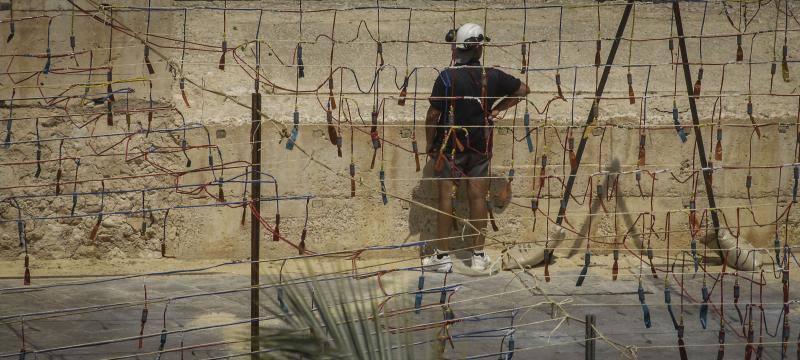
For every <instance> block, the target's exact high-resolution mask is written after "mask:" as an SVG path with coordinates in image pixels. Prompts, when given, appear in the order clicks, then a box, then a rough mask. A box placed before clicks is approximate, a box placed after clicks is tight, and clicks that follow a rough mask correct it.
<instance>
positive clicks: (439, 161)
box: [422, 23, 530, 272]
mask: <svg viewBox="0 0 800 360" xmlns="http://www.w3.org/2000/svg"><path fill="white" fill-rule="evenodd" d="M453 35H455V36H453ZM447 41H448V42H453V41H455V43H456V46H455V51H454V52H453V59H454V65H455V66H454V67H450V68H447V69H445V70H443V71H442V72H440V73H439V76H438V77H437V78H436V82H435V83H434V85H433V90H432V92H431V96H430V105H431V106H430V108H428V113H427V116H426V118H425V125H426V138H427V141H428V145H427V149H428V154H429V155H430V156H431V158H432V159H433V160H434V161H435V165H434V173H435V176H436V177H437V178H438V179H440V180H437V181H436V183H437V184H436V186H437V188H438V191H439V198H438V205H437V207H438V209H439V211H440V213H439V214H438V215H437V219H436V220H437V221H436V241H434V242H433V247H434V251H433V254H432V255H431V256H429V257H426V258H424V259H423V262H422V264H423V266H426V267H428V269H429V270H433V271H440V272H448V271H450V270H451V269H452V266H453V265H452V261H451V259H450V255H449V251H450V248H449V245H448V237H449V236H450V231H451V229H452V227H453V221H454V219H453V217H452V216H451V215H452V214H453V199H454V198H455V195H456V190H457V186H458V184H459V182H460V180H461V179H462V178H463V179H465V180H466V183H467V194H468V198H469V219H470V223H471V224H472V226H474V227H475V228H477V229H479V230H480V231H481V233H479V234H476V235H474V236H473V242H472V244H473V246H472V247H471V250H472V263H471V267H472V269H474V270H477V271H483V270H485V269H486V267H487V266H488V265H489V257H488V256H487V255H486V253H484V251H483V245H484V242H485V236H484V235H483V233H482V232H483V231H484V229H485V228H486V222H487V208H486V196H487V194H488V191H489V177H488V176H489V161H490V159H491V158H492V127H493V125H494V122H493V120H494V119H496V118H497V117H498V115H499V114H500V112H502V111H504V110H506V109H508V108H510V107H512V106H514V105H516V104H517V103H518V102H519V101H520V100H522V99H523V98H524V97H525V96H526V95H527V94H528V93H529V92H530V90H529V89H528V87H527V86H526V85H525V84H524V83H522V82H521V81H520V80H519V79H517V78H515V77H513V76H511V75H509V74H506V73H505V72H503V71H501V70H498V69H494V68H484V67H482V66H481V63H480V59H481V55H482V54H483V44H484V43H485V42H488V41H489V38H488V37H486V36H485V35H484V33H483V28H482V27H481V26H480V25H477V24H472V23H467V24H464V25H462V26H461V27H459V28H458V29H457V30H454V31H451V32H450V33H449V34H448V36H447ZM500 99H502V100H500ZM498 100H500V101H498Z"/></svg>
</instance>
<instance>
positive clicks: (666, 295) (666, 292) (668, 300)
mask: <svg viewBox="0 0 800 360" xmlns="http://www.w3.org/2000/svg"><path fill="white" fill-rule="evenodd" d="M664 304H667V312H668V313H669V317H670V319H671V320H672V326H673V327H675V329H676V330H677V329H678V321H677V320H676V319H675V312H673V311H672V291H671V290H670V288H669V282H667V281H666V280H665V281H664Z"/></svg>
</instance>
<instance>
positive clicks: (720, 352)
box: [717, 326, 725, 360]
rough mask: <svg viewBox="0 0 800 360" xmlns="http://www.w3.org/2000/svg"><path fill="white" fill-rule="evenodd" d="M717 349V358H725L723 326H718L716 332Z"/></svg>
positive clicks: (719, 359) (720, 359) (718, 359)
mask: <svg viewBox="0 0 800 360" xmlns="http://www.w3.org/2000/svg"><path fill="white" fill-rule="evenodd" d="M717 336H718V341H719V350H717V360H722V359H724V358H725V328H724V327H722V326H720V328H719V333H718V335H717Z"/></svg>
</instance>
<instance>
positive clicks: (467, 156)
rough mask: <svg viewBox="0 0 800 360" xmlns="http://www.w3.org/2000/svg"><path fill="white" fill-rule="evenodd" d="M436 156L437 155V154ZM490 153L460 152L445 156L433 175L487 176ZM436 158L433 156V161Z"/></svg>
mask: <svg viewBox="0 0 800 360" xmlns="http://www.w3.org/2000/svg"><path fill="white" fill-rule="evenodd" d="M437 156H438V155H437ZM491 158H492V155H491V154H482V153H476V152H461V153H456V154H455V155H453V156H451V155H447V156H445V160H446V161H445V162H444V166H442V170H441V171H436V170H434V176H435V177H437V178H440V179H449V178H454V179H458V178H462V177H466V178H479V177H488V176H489V160H490V159H491ZM435 160H436V158H435V157H434V161H435Z"/></svg>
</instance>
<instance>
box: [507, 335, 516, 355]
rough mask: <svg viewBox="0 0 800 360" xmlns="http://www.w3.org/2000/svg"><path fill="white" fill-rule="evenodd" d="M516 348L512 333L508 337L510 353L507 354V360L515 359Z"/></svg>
mask: <svg viewBox="0 0 800 360" xmlns="http://www.w3.org/2000/svg"><path fill="white" fill-rule="evenodd" d="M515 347H516V346H515V344H514V334H513V333H511V334H510V335H508V353H506V357H505V360H511V359H512V358H513V357H514V348H515Z"/></svg>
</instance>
